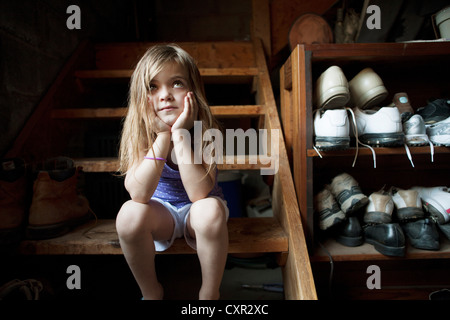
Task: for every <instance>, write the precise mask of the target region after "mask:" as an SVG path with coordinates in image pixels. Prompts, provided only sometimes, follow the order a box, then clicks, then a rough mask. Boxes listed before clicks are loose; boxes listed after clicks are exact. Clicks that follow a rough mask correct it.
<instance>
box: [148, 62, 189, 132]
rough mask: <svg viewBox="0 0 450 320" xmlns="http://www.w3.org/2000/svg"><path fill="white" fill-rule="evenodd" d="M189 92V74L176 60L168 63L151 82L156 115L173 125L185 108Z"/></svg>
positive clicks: (151, 99) (151, 98) (150, 98)
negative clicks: (185, 99)
mask: <svg viewBox="0 0 450 320" xmlns="http://www.w3.org/2000/svg"><path fill="white" fill-rule="evenodd" d="M188 92H189V86H188V74H187V72H186V70H185V69H184V68H183V67H181V66H180V65H179V64H178V63H176V62H170V63H166V65H165V66H164V67H163V68H162V70H161V72H159V73H158V74H157V75H156V76H155V77H154V78H153V80H152V81H151V82H150V92H149V94H148V97H149V101H150V103H151V105H153V108H154V109H155V113H156V115H157V116H158V117H159V118H160V119H161V120H162V121H163V122H165V123H166V124H168V125H169V126H172V125H173V124H174V123H175V120H177V118H178V116H179V115H180V114H181V112H183V109H184V98H185V97H186V94H187V93H188Z"/></svg>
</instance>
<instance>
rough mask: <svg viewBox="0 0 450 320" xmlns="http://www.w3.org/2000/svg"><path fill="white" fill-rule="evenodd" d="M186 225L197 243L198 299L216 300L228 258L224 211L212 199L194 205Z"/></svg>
mask: <svg viewBox="0 0 450 320" xmlns="http://www.w3.org/2000/svg"><path fill="white" fill-rule="evenodd" d="M187 225H188V230H189V233H190V235H191V236H192V237H193V238H195V239H196V241H197V254H198V258H199V260H200V266H201V273H202V286H201V288H200V293H199V299H200V300H213V299H219V297H220V292H219V289H220V284H221V282H222V277H223V272H224V270H225V264H226V261H227V254H228V228H227V220H226V212H225V208H224V206H223V205H222V203H221V202H220V201H219V200H217V199H215V198H206V199H202V200H199V201H196V202H195V203H194V204H192V207H191V210H190V214H189V221H188V224H187Z"/></svg>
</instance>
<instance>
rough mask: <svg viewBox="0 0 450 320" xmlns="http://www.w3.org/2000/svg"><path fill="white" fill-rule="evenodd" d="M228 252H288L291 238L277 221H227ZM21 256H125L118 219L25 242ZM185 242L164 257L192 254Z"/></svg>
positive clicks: (90, 224)
mask: <svg viewBox="0 0 450 320" xmlns="http://www.w3.org/2000/svg"><path fill="white" fill-rule="evenodd" d="M228 233H229V249H228V252H229V253H268V252H277V253H287V252H288V237H287V236H286V234H285V232H284V231H283V229H282V228H281V226H280V224H279V223H278V221H277V219H276V218H272V217H270V218H230V219H229V221H228ZM18 251H19V253H21V254H36V255H60V254H64V255H71V254H75V255H78V254H86V255H91V254H92V255H101V254H108V255H115V254H122V249H121V248H120V244H119V240H118V235H117V231H116V227H115V220H113V219H104V220H98V221H90V222H88V223H86V224H84V225H82V226H80V227H78V228H76V229H74V230H73V231H71V232H69V233H67V234H65V235H63V236H61V237H58V238H53V239H46V240H25V241H22V242H21V243H20V245H19V248H18ZM192 253H195V251H194V250H193V249H192V248H190V247H189V246H188V245H187V244H186V242H185V241H184V239H176V240H175V243H174V244H173V246H172V247H171V248H169V249H168V250H167V251H164V252H163V254H192Z"/></svg>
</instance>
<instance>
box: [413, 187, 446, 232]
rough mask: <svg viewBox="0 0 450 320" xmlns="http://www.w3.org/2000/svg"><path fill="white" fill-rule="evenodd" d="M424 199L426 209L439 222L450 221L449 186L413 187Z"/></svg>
mask: <svg viewBox="0 0 450 320" xmlns="http://www.w3.org/2000/svg"><path fill="white" fill-rule="evenodd" d="M412 189H413V190H417V192H418V193H419V196H420V198H421V199H422V203H423V207H424V208H425V211H427V212H429V213H430V215H431V216H432V217H433V218H435V219H436V221H437V223H439V224H445V223H447V222H449V221H450V190H449V189H448V188H447V187H431V188H424V187H413V188H412Z"/></svg>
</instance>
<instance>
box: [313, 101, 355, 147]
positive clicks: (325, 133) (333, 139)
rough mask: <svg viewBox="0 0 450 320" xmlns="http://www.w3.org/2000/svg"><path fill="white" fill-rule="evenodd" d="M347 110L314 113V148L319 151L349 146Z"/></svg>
mask: <svg viewBox="0 0 450 320" xmlns="http://www.w3.org/2000/svg"><path fill="white" fill-rule="evenodd" d="M349 132H350V124H349V121H348V115H347V110H345V109H335V110H325V111H324V112H321V111H320V110H317V111H316V114H315V116H314V134H315V146H316V148H317V149H319V150H334V149H346V148H348V147H349V145H350V135H349Z"/></svg>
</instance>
